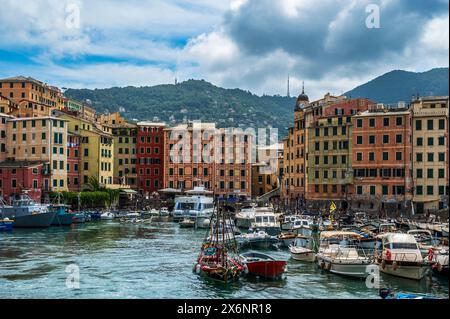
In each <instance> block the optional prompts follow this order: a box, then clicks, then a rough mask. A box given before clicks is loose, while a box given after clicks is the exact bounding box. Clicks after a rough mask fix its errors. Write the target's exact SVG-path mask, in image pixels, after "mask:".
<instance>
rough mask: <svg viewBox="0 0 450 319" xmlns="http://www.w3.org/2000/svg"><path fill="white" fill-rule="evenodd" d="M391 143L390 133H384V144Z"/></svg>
mask: <svg viewBox="0 0 450 319" xmlns="http://www.w3.org/2000/svg"><path fill="white" fill-rule="evenodd" d="M388 143H389V135H383V144H388Z"/></svg>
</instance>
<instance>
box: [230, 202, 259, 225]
mask: <svg viewBox="0 0 450 319" xmlns="http://www.w3.org/2000/svg"><path fill="white" fill-rule="evenodd" d="M255 212H256V211H255V207H246V208H242V209H241V210H240V211H239V212H238V213H236V217H235V220H236V227H239V228H245V229H249V228H250V227H251V225H252V223H253V222H254V221H255Z"/></svg>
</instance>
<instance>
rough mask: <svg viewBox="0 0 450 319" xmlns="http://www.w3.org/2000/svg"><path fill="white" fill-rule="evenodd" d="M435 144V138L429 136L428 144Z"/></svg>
mask: <svg viewBox="0 0 450 319" xmlns="http://www.w3.org/2000/svg"><path fill="white" fill-rule="evenodd" d="M433 144H434V139H433V138H432V137H429V138H428V146H433Z"/></svg>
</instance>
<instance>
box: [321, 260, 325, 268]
mask: <svg viewBox="0 0 450 319" xmlns="http://www.w3.org/2000/svg"><path fill="white" fill-rule="evenodd" d="M320 268H322V269H325V262H324V261H322V262H321V263H320Z"/></svg>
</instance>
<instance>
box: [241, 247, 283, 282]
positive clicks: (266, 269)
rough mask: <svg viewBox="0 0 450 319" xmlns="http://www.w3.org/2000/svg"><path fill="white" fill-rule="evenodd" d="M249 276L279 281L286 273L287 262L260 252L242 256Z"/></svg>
mask: <svg viewBox="0 0 450 319" xmlns="http://www.w3.org/2000/svg"><path fill="white" fill-rule="evenodd" d="M241 257H242V260H243V262H244V264H245V265H247V268H248V274H249V275H253V276H258V277H262V278H268V279H279V278H281V276H282V275H283V274H284V272H285V271H286V261H284V260H276V259H275V258H273V257H271V256H269V255H266V254H262V253H259V252H247V253H244V254H241Z"/></svg>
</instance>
